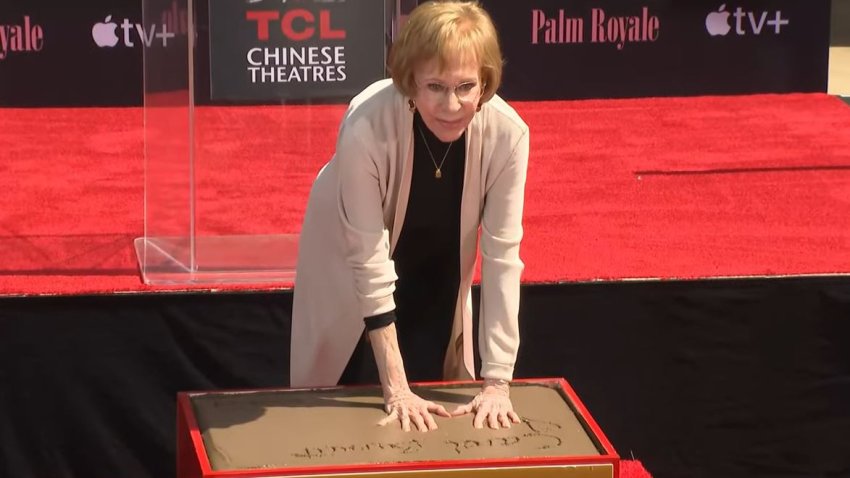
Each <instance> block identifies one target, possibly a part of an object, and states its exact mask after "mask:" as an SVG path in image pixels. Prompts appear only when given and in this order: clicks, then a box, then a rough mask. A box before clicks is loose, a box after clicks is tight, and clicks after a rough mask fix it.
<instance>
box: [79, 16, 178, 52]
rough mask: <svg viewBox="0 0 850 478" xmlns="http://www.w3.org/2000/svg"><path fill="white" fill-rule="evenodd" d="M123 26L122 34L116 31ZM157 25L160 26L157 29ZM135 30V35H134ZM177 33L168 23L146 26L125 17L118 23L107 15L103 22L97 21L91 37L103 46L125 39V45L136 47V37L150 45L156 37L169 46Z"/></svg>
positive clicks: (113, 44)
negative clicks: (170, 28) (170, 29)
mask: <svg viewBox="0 0 850 478" xmlns="http://www.w3.org/2000/svg"><path fill="white" fill-rule="evenodd" d="M119 26H120V27H121V31H122V34H121V36H120V37H119V35H118V34H117V33H116V31H117V30H118V27H119ZM157 27H159V28H158V29H157ZM133 32H135V35H133ZM175 36H176V33H175V32H174V31H169V29H168V25H167V24H166V23H163V24H162V25H156V24H151V26H150V28H147V29H145V27H144V26H143V25H142V24H140V23H130V20H129V19H127V18H125V19H124V21H122V22H121V23H120V25H119V24H118V23H116V22H115V21H113V20H112V15H107V16H106V18H105V19H104V20H103V21H102V22H98V23H95V24H94V26H93V27H92V29H91V37H92V40H94V43H95V44H96V45H97V46H99V47H101V48H112V47H114V46H116V45H118V43H119V41H120V40H123V43H124V46H125V47H135V46H136V43H135V42H134V39H135V40H136V41H138V42H140V43H141V44H143V45H145V46H147V47H149V46H151V44H152V43H153V41H154V38H156V39H158V40H160V41H161V42H162V46H163V47H167V46H168V40H169V39H171V38H174V37H175Z"/></svg>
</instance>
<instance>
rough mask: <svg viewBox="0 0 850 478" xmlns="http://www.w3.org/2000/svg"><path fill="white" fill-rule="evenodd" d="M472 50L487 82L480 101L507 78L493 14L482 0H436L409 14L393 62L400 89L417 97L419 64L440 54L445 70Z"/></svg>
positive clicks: (390, 61) (481, 76)
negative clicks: (503, 69)
mask: <svg viewBox="0 0 850 478" xmlns="http://www.w3.org/2000/svg"><path fill="white" fill-rule="evenodd" d="M470 55H471V57H472V59H474V60H476V61H477V62H478V65H479V77H480V80H481V82H482V83H484V90H483V91H482V92H481V100H480V101H481V103H485V102H487V101H488V100H489V99H490V98H492V97H493V95H495V94H496V90H497V89H499V85H500V84H501V82H502V51H501V49H500V48H499V38H498V35H497V33H496V28H495V26H493V20H492V19H491V18H490V15H488V14H487V12H486V11H484V9H483V8H481V5H479V4H478V2H476V1H456V0H450V1H439V2H438V1H430V2H427V3H423V4H421V5H419V6H418V7H416V8H415V9H414V10H413V12H411V14H410V16H409V17H408V18H407V23H405V24H404V26H403V27H402V29H401V32H399V35H398V38H397V39H396V40H395V42H393V45H392V49H391V50H390V56H389V62H388V67H389V70H390V74H391V75H392V78H393V82H394V83H395V85H396V86H397V87H398V89H399V90H401V92H402V93H403V94H404V95H406V96H409V97H412V96H414V94H415V93H416V82H415V79H414V76H413V74H414V69H415V68H416V67H417V66H418V65H420V64H422V63H424V62H427V61H430V60H432V59H434V58H436V59H437V60H438V62H439V67H440V69H441V70H442V69H444V68H445V67H446V65H447V64H448V63H449V62H451V61H452V60H455V59H461V60H464V59H466V58H469V56H470Z"/></svg>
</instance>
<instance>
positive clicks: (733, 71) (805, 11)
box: [0, 0, 830, 106]
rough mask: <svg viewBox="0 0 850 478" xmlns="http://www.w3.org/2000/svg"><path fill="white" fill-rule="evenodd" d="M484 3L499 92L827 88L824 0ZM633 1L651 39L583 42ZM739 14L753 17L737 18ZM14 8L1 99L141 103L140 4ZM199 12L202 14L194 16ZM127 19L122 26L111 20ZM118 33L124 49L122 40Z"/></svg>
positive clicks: (522, 95)
mask: <svg viewBox="0 0 850 478" xmlns="http://www.w3.org/2000/svg"><path fill="white" fill-rule="evenodd" d="M158 1H159V0H158ZM163 1H165V0H163ZM305 1H306V0H305ZM316 1H321V0H316ZM484 3H485V5H486V7H487V8H488V9H490V11H491V12H492V14H493V17H494V20H495V21H496V23H497V26H498V28H499V29H500V32H501V37H502V44H503V48H504V51H505V54H506V57H507V67H506V73H505V84H504V87H503V89H502V90H501V93H502V95H503V96H504V97H506V98H508V99H556V98H615V97H642V96H669V95H699V94H736V93H757V92H775V93H779V92H794V91H825V90H826V85H827V68H828V47H829V14H830V1H829V0H809V1H806V2H801V1H798V0H740V1H737V2H732V3H730V2H723V1H714V0H712V1H709V0H643V1H640V2H638V1H626V0H574V1H569V2H567V1H566V0H530V1H522V2H520V1H516V0H485V1H484ZM721 4H723V5H726V10H727V11H730V12H736V11H737V9H741V10H740V11H741V12H742V15H743V16H742V23H741V25H742V29H741V31H742V32H744V34H741V35H739V34H737V33H736V30H737V28H736V27H735V22H736V21H735V18H734V17H730V22H731V23H730V24H731V25H732V31H731V32H730V33H728V34H727V35H726V36H711V35H709V34H708V32H707V30H706V26H705V20H706V17H707V15H708V14H709V13H711V12H714V11H717V10H718V9H719V8H720V6H721ZM200 5H201V6H203V3H201V4H200ZM643 8H646V9H647V11H648V12H649V14H650V15H652V16H655V17H657V18H658V21H659V28H658V34H657V39H656V40H655V41H645V42H631V43H627V44H626V45H624V47H623V48H622V49H618V48H617V47H616V46H615V45H614V44H611V43H592V42H591V40H592V35H591V25H592V21H591V20H592V18H593V17H592V12H593V11H594V9H597V10H600V11H603V12H604V13H605V15H606V24H607V19H610V18H611V17H629V16H635V15H638V16H640V15H641V13H642V9H643ZM198 10H199V12H203V11H204V9H203V8H199V9H198ZM534 10H539V11H542V12H545V15H546V16H547V17H556V16H557V15H558V11H559V10H564V11H565V15H566V16H567V17H575V18H581V19H582V20H583V21H584V31H585V34H584V37H583V40H584V41H583V42H582V43H572V44H546V45H543V44H537V45H532V44H531V41H532V37H531V35H532V26H533V24H532V19H533V16H532V15H533V11H534ZM777 12H782V13H781V17H782V19H784V20H787V21H788V22H789V23H788V25H785V26H783V27H781V28H780V31H779V33H776V29H775V28H774V27H772V26H771V25H769V24H767V23H762V22H767V21H771V20H773V19H774V18H775V14H776V13H777ZM749 13H751V14H752V16H753V17H752V18H753V19H754V20H755V23H754V24H752V23H750V19H749V17H748V16H746V14H749ZM24 16H28V17H29V18H30V20H31V22H32V23H33V24H37V25H39V26H40V27H41V28H42V29H43V31H44V45H43V48H42V49H41V51H29V52H12V53H11V54H10V55H9V56H8V57H7V58H5V59H3V60H0V106H3V105H6V106H136V105H141V103H142V49H143V48H145V47H144V46H142V44H141V43H142V42H141V41H140V39H139V35H138V31H137V30H138V27H137V24H138V25H139V26H140V27H142V29H143V30H144V31H145V33H146V34H151V33H152V28H153V27H154V26H156V25H153V24H143V23H144V22H145V21H144V20H143V19H142V2H141V1H140V0H89V1H86V2H74V3H68V2H61V1H59V0H4V2H2V3H0V25H3V26H11V25H22V24H23V22H24ZM107 16H111V21H113V22H115V23H116V24H119V28H118V30H117V34H118V36H120V37H121V39H120V41H119V42H118V44H117V45H115V46H114V47H100V46H98V45H96V44H95V42H94V40H93V36H92V28H93V26H94V24H95V23H98V22H105V21H106V17H107ZM762 16H764V18H762ZM200 18H201V19H202V20H203V19H204V16H203V15H201V16H200ZM125 20H126V22H127V26H128V28H126V30H127V31H125V29H124V28H120V25H121V24H124V21H125ZM148 23H150V22H149V21H148ZM752 25H756V26H758V25H761V29H760V32H759V34H755V33H754V32H753V30H754V28H753V26H752ZM352 28H354V27H352ZM198 29H199V31H201V32H202V33H204V32H207V31H208V29H207V26H206V25H204V24H203V23H201V24H199V25H198ZM125 34H126V35H127V38H126V39H125ZM126 40H130V43H133V46H132V47H129V46H127V42H126ZM207 40H208V39H207V38H203V35H202V37H200V38H199V42H198V44H199V48H201V49H204V48H207V45H208V41H207ZM156 41H158V40H157V39H156V38H154V42H155V43H156ZM197 58H198V65H197V66H198V69H199V71H203V72H206V71H208V68H209V66H208V64H207V62H206V59H207V58H208V55H207V52H206V51H199V55H197ZM175 74H176V73H175ZM198 86H199V88H198V89H197V91H198V97H197V101H198V103H200V104H205V103H209V102H210V97H209V91H208V82H200V83H199V84H198ZM342 100H345V99H344V98H343V99H341V101H342Z"/></svg>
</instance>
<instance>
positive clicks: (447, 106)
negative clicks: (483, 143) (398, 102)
mask: <svg viewBox="0 0 850 478" xmlns="http://www.w3.org/2000/svg"><path fill="white" fill-rule="evenodd" d="M478 72H479V66H478V62H477V61H474V60H465V61H461V60H457V61H452V62H449V63H447V64H446V68H445V69H444V70H442V71H441V70H440V65H439V61H438V60H437V59H436V58H435V59H432V60H430V61H428V62H425V63H422V64H420V65H419V66H418V67H417V68H415V69H414V71H413V74H414V79H415V80H416V95H415V96H414V97H413V100H414V101H415V102H416V108H417V109H418V110H419V114H420V115H422V119H423V120H424V121H425V125H426V126H428V129H430V130H431V132H432V133H434V135H436V136H437V137H438V138H440V141H443V142H446V143H447V142H450V141H454V140H456V139H458V138H460V136H461V135H462V134H463V132H464V131H465V130H466V127H467V126H468V125H469V122H470V121H472V117H473V116H475V109H476V108H477V107H478V100H479V99H480V98H481V90H482V88H483V85H481V83H480V81H481V80H480V78H479V77H478Z"/></svg>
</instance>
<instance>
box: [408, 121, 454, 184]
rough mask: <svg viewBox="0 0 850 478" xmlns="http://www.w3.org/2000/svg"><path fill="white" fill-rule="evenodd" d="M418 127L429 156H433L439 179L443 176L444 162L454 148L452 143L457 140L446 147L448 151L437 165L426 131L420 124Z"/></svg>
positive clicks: (435, 173)
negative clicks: (424, 131) (423, 130)
mask: <svg viewBox="0 0 850 478" xmlns="http://www.w3.org/2000/svg"><path fill="white" fill-rule="evenodd" d="M416 129H418V130H419V135H420V136H422V141H423V142H424V143H425V149H426V150H427V151H428V156H430V157H431V162H432V163H434V168H435V170H434V177H435V178H437V179H440V178H442V177H443V172H442V171H441V170H442V169H443V163H445V162H446V158H447V157H448V156H449V150H450V149H452V145H453V144H454V143H455V142H454V141H452V142H451V143H449V147H448V148H446V153H445V154H444V155H443V159H442V160H441V161H440V164H439V165H437V160H436V159H434V154H433V153H432V152H431V147H430V146H428V140H427V139H426V138H425V133H423V132H422V128H421V127H420V126H419V125H417V126H416Z"/></svg>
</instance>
